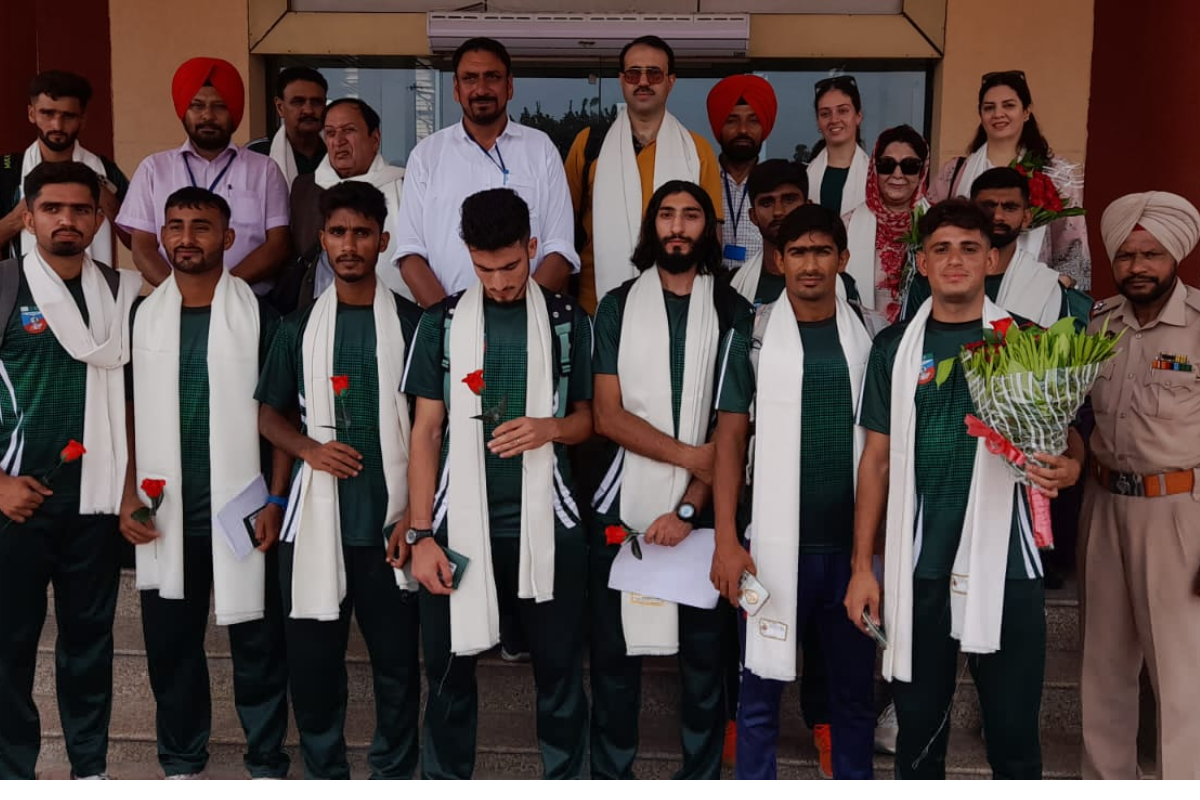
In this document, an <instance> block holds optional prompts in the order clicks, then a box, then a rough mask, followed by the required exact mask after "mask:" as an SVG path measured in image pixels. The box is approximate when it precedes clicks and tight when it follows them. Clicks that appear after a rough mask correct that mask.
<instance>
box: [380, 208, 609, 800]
mask: <svg viewBox="0 0 1200 800" xmlns="http://www.w3.org/2000/svg"><path fill="white" fill-rule="evenodd" d="M529 222H530V219H529V208H528V206H527V205H526V204H525V202H524V201H523V200H522V199H521V197H520V196H519V195H518V194H517V193H516V192H514V191H512V190H511V189H504V188H499V189H489V190H487V191H483V192H479V193H478V194H474V195H471V196H470V197H468V198H467V199H466V200H465V201H464V202H463V206H462V239H463V242H464V243H465V244H466V246H467V248H468V250H469V252H470V256H471V261H472V263H473V264H474V265H475V266H474V271H475V274H476V276H477V277H476V280H475V284H474V285H473V286H472V287H471V288H469V289H467V290H466V291H465V292H460V293H458V294H456V295H454V296H452V297H448V298H446V299H445V300H444V301H442V302H441V303H438V304H437V305H435V306H434V307H432V308H430V309H429V310H428V311H426V312H425V315H424V316H423V317H421V327H420V330H419V331H418V333H417V340H416V342H415V343H414V345H413V349H412V357H411V358H410V359H409V363H408V366H407V368H406V369H405V375H404V391H405V392H407V393H409V394H412V395H414V396H416V398H417V410H416V419H415V420H414V422H413V433H412V469H411V471H410V480H409V488H410V490H411V493H412V530H410V531H409V532H408V533H409V535H408V542H409V543H410V544H411V545H412V574H413V577H414V578H416V579H417V580H419V581H420V582H421V585H422V587H423V588H424V591H423V592H422V594H421V634H422V643H423V646H424V647H423V650H424V654H425V673H426V677H427V679H428V682H429V686H430V687H431V688H430V691H429V693H428V699H427V703H426V707H425V733H424V744H423V746H422V748H421V773H422V776H423V777H426V778H469V777H471V773H472V771H473V769H474V767H475V736H476V729H477V727H478V704H479V701H478V688H477V686H476V683H475V656H476V655H477V654H479V653H482V652H484V651H486V650H488V649H489V648H491V647H493V646H495V645H496V644H497V642H498V641H499V640H500V638H501V636H502V635H503V634H502V630H501V626H502V625H503V624H504V622H503V620H504V617H505V616H506V615H507V616H510V617H511V618H512V619H513V620H515V623H516V627H517V628H518V630H519V632H520V633H521V634H522V635H523V636H524V637H525V638H526V640H527V641H528V642H529V651H530V655H531V657H532V661H533V675H534V682H535V684H536V686H537V738H538V748H539V749H540V750H541V754H542V774H543V775H544V777H546V778H576V777H578V776H579V773H580V771H581V769H582V768H583V762H584V756H585V755H586V753H587V730H586V728H587V698H586V696H585V695H584V692H583V632H584V620H583V614H584V591H585V585H586V578H587V555H586V553H587V542H586V541H585V538H584V528H583V523H582V522H581V520H580V515H579V504H578V503H577V502H576V501H575V497H574V489H573V488H572V487H573V482H572V479H571V463H570V461H569V460H568V459H567V452H566V449H567V446H569V445H574V444H578V443H580V442H582V441H584V440H586V439H587V438H588V437H589V436H590V435H591V433H592V406H591V399H592V359H591V350H592V347H591V345H592V341H591V340H592V337H591V325H590V323H589V321H588V317H587V315H586V314H585V313H584V312H583V311H582V310H581V309H580V308H579V304H578V303H576V302H575V301H574V300H573V299H571V298H569V297H564V296H562V295H560V294H555V293H552V292H549V291H547V290H546V289H544V288H543V287H542V286H540V285H538V284H537V283H536V282H534V281H532V280H530V277H529V273H530V265H531V262H532V261H533V259H534V258H535V257H536V251H537V248H538V242H537V240H536V239H534V238H532V236H531V235H530V233H531V232H530V225H529ZM451 557H453V559H454V560H453V562H451V560H450V559H451ZM451 563H453V564H454V566H453V567H452V566H451Z"/></svg>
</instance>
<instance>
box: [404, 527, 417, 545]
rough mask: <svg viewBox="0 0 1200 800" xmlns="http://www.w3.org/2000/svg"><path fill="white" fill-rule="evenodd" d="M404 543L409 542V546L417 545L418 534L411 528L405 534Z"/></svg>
mask: <svg viewBox="0 0 1200 800" xmlns="http://www.w3.org/2000/svg"><path fill="white" fill-rule="evenodd" d="M404 541H405V542H407V543H408V544H416V543H417V532H416V531H414V530H413V529H412V528H409V529H408V530H407V531H406V532H405V534H404Z"/></svg>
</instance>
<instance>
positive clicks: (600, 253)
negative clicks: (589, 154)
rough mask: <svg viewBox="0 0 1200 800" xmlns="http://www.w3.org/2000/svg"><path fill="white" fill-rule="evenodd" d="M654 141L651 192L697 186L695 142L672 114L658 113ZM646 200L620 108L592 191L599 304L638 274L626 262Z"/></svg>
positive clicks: (603, 148)
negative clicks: (674, 184)
mask: <svg viewBox="0 0 1200 800" xmlns="http://www.w3.org/2000/svg"><path fill="white" fill-rule="evenodd" d="M654 142H655V144H654V182H653V184H652V191H653V190H656V189H657V188H658V187H659V186H662V185H663V184H664V183H666V182H667V181H670V180H685V181H692V182H693V183H699V181H700V156H699V155H698V154H697V152H696V142H695V140H694V139H693V138H692V134H691V133H690V132H689V131H688V129H687V128H685V127H683V125H681V124H680V123H679V120H677V119H675V117H674V116H673V115H672V114H671V112H669V111H665V112H663V120H662V124H661V125H660V126H659V129H658V136H657V137H656V138H655V140H654ZM646 199H647V198H643V197H642V175H641V172H639V171H638V164H637V154H636V153H635V152H634V151H633V129H632V128H631V127H630V124H629V114H628V112H627V111H626V109H625V107H624V106H622V107H621V108H620V109H618V111H617V118H616V119H615V120H613V124H612V127H610V128H609V129H608V134H607V135H606V136H605V137H604V144H603V145H601V147H600V155H599V157H598V158H597V159H596V181H595V184H594V187H593V189H592V231H593V235H592V248H593V252H594V255H595V265H596V267H595V276H596V298H597V299H598V300H599V299H602V298H603V297H604V295H606V294H608V293H609V292H610V291H612V290H613V289H615V288H617V287H618V286H620V285H621V284H622V283H624V282H625V281H627V280H629V279H630V278H632V277H634V276H635V275H636V274H637V269H636V268H635V267H634V266H633V263H632V262H631V261H630V260H629V259H630V257H631V256H632V255H633V249H634V247H636V246H637V242H638V236H639V235H640V233H641V227H642V209H643V208H644V207H645V202H646Z"/></svg>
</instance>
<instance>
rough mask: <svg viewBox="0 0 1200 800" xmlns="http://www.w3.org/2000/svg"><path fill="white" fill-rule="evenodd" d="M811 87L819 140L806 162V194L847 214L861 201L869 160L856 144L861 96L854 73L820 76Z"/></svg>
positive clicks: (840, 212) (860, 122)
mask: <svg viewBox="0 0 1200 800" xmlns="http://www.w3.org/2000/svg"><path fill="white" fill-rule="evenodd" d="M814 88H815V89H816V97H815V98H814V99H813V107H814V109H815V110H816V112H817V129H818V130H820V131H821V141H820V142H819V143H818V144H817V146H816V148H815V149H814V151H813V152H814V153H815V155H814V156H813V159H812V161H810V162H809V164H808V196H809V197H811V198H812V199H813V200H815V201H816V202H818V203H820V204H821V205H823V206H825V208H828V209H829V210H830V211H833V212H834V213H836V214H846V213H848V212H850V211H852V210H853V209H854V208H856V207H857V206H858V205H859V204H860V203H862V201H863V187H864V185H865V181H866V179H867V162H868V161H869V160H870V159H868V158H867V151H866V150H863V148H862V146H861V145H860V144H859V135H858V129H859V126H861V125H862V96H861V95H860V94H859V93H858V82H857V81H855V80H854V76H853V75H834V76H833V77H830V78H822V79H821V80H819V81H817V83H816V86H815V87H814Z"/></svg>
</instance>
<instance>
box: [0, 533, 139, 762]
mask: <svg viewBox="0 0 1200 800" xmlns="http://www.w3.org/2000/svg"><path fill="white" fill-rule="evenodd" d="M4 521H5V518H4V517H3V515H0V525H3V524H4ZM119 538H120V534H119V533H117V518H116V517H113V516H108V515H95V516H80V515H79V514H75V513H57V514H56V513H53V512H52V511H45V510H42V511H38V512H37V513H36V514H35V515H34V516H33V518H31V519H30V520H29V521H28V522H26V523H24V524H21V525H18V524H16V523H13V524H11V525H9V526H8V527H7V529H5V530H4V531H0V778H33V777H34V768H35V765H36V764H37V759H38V751H39V749H40V746H41V726H40V720H39V718H38V711H37V706H36V705H34V702H33V680H34V672H35V670H36V666H37V648H38V639H39V638H40V637H41V634H42V626H43V624H44V623H45V621H46V587H47V585H50V584H53V586H54V616H55V621H56V623H57V625H58V638H57V639H56V641H55V645H54V677H55V684H56V687H57V692H58V714H59V718H60V719H61V722H62V730H63V738H64V739H65V742H66V748H67V757H68V758H69V759H70V761H71V769H72V771H73V772H74V773H75V774H76V775H80V776H87V775H95V774H96V773H99V772H103V771H104V770H105V768H106V766H107V763H106V758H107V753H108V724H109V719H110V717H111V714H112V673H113V635H112V628H113V614H114V613H115V611H116V607H117V589H118V587H119V585H120V565H119V561H118V558H119V556H118V554H119V550H118V540H119Z"/></svg>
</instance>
